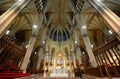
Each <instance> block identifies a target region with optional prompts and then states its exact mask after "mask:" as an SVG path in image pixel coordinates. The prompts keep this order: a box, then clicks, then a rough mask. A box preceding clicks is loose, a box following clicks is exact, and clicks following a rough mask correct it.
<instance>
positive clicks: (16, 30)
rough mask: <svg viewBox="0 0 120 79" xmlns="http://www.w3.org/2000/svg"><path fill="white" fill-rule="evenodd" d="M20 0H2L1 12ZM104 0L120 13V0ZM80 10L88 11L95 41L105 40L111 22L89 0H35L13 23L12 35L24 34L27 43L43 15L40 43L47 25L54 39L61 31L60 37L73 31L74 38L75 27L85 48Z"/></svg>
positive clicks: (91, 32) (92, 37)
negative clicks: (108, 22) (78, 20)
mask: <svg viewBox="0 0 120 79" xmlns="http://www.w3.org/2000/svg"><path fill="white" fill-rule="evenodd" d="M16 1H17V0H0V15H2V14H3V13H4V12H5V11H7V10H8V9H9V8H10V7H11V6H12V5H13V4H14V3H15V2H16ZM40 1H41V2H40ZM102 1H103V3H105V4H106V5H107V7H108V8H109V9H111V10H112V11H114V12H115V13H116V14H117V15H118V16H120V8H119V7H120V1H119V0H102ZM38 2H39V3H38ZM38 5H39V6H38ZM76 13H83V14H84V17H85V22H86V24H87V31H88V35H89V38H90V41H91V43H92V44H94V45H98V44H99V43H101V42H102V39H103V35H109V32H108V30H109V29H110V28H108V26H109V25H108V24H107V23H106V22H105V20H103V18H102V17H101V15H100V14H99V13H98V12H97V11H96V10H95V9H94V8H93V7H92V6H91V5H90V4H89V3H88V2H87V0H31V2H30V3H29V5H27V6H26V7H25V8H24V10H22V12H21V13H20V14H19V15H18V16H17V17H16V18H15V19H14V21H13V22H12V23H11V24H10V25H9V26H10V28H9V30H10V31H11V32H10V35H17V38H18V39H20V38H24V39H23V41H22V42H25V43H26V44H27V43H28V41H29V38H30V35H31V33H32V31H33V29H32V26H33V25H34V23H38V25H39V22H40V18H41V17H39V16H41V15H42V16H43V20H42V24H41V25H40V26H39V27H40V30H39V33H38V35H37V39H38V40H37V41H36V47H37V46H39V45H40V44H41V45H42V43H41V42H42V41H43V38H44V37H43V36H44V35H45V34H44V32H45V31H46V29H47V32H46V33H47V34H46V35H47V36H48V37H50V35H52V37H51V38H50V39H53V40H54V35H57V36H58V39H59V36H60V37H61V36H62V39H65V38H64V37H65V35H66V37H68V35H70V38H72V34H73V29H76V31H77V33H78V36H79V40H80V45H81V47H82V48H84V43H83V40H82V37H81V34H80V31H79V30H78V29H77V24H78V22H77V20H76V17H75V15H76ZM36 18H37V19H36ZM59 32H60V33H59ZM55 33H56V34H55ZM22 35H24V36H22ZM21 36H22V37H21ZM70 38H67V39H70ZM39 42H40V43H39Z"/></svg>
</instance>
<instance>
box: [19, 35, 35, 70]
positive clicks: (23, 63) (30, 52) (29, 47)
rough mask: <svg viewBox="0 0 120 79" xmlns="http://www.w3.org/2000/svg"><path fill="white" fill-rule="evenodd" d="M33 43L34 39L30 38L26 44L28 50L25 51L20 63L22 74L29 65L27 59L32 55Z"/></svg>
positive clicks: (33, 37)
mask: <svg viewBox="0 0 120 79" xmlns="http://www.w3.org/2000/svg"><path fill="white" fill-rule="evenodd" d="M35 41H36V37H35V36H31V38H30V41H29V44H28V49H27V51H26V54H25V57H24V59H23V62H22V65H21V68H20V69H21V70H23V72H26V69H27V65H28V63H29V59H30V56H31V54H32V50H33V47H34V44H35Z"/></svg>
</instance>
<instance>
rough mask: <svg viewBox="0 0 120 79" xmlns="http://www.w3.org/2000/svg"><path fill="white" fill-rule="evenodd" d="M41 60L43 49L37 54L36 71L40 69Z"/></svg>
mask: <svg viewBox="0 0 120 79" xmlns="http://www.w3.org/2000/svg"><path fill="white" fill-rule="evenodd" d="M42 58H43V48H40V49H39V53H38V62H37V67H36V69H39V68H40V63H41V59H42Z"/></svg>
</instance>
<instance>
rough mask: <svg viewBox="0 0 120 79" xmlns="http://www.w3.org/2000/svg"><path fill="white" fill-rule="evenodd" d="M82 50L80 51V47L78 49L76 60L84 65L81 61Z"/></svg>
mask: <svg viewBox="0 0 120 79" xmlns="http://www.w3.org/2000/svg"><path fill="white" fill-rule="evenodd" d="M81 55H82V54H81V50H80V47H76V58H77V59H78V61H79V65H80V64H82V60H81Z"/></svg>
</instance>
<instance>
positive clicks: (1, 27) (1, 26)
mask: <svg viewBox="0 0 120 79" xmlns="http://www.w3.org/2000/svg"><path fill="white" fill-rule="evenodd" d="M29 2H30V0H21V1H17V2H16V3H15V4H13V5H12V7H10V8H9V9H8V10H7V11H6V12H5V13H3V14H2V15H1V16H0V38H1V37H2V35H3V34H4V33H5V32H6V30H7V29H8V28H9V24H10V23H11V22H12V21H13V20H14V18H15V17H16V16H17V15H18V14H19V13H20V12H21V10H22V9H24V7H25V6H26V5H27V4H28V3H29Z"/></svg>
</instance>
